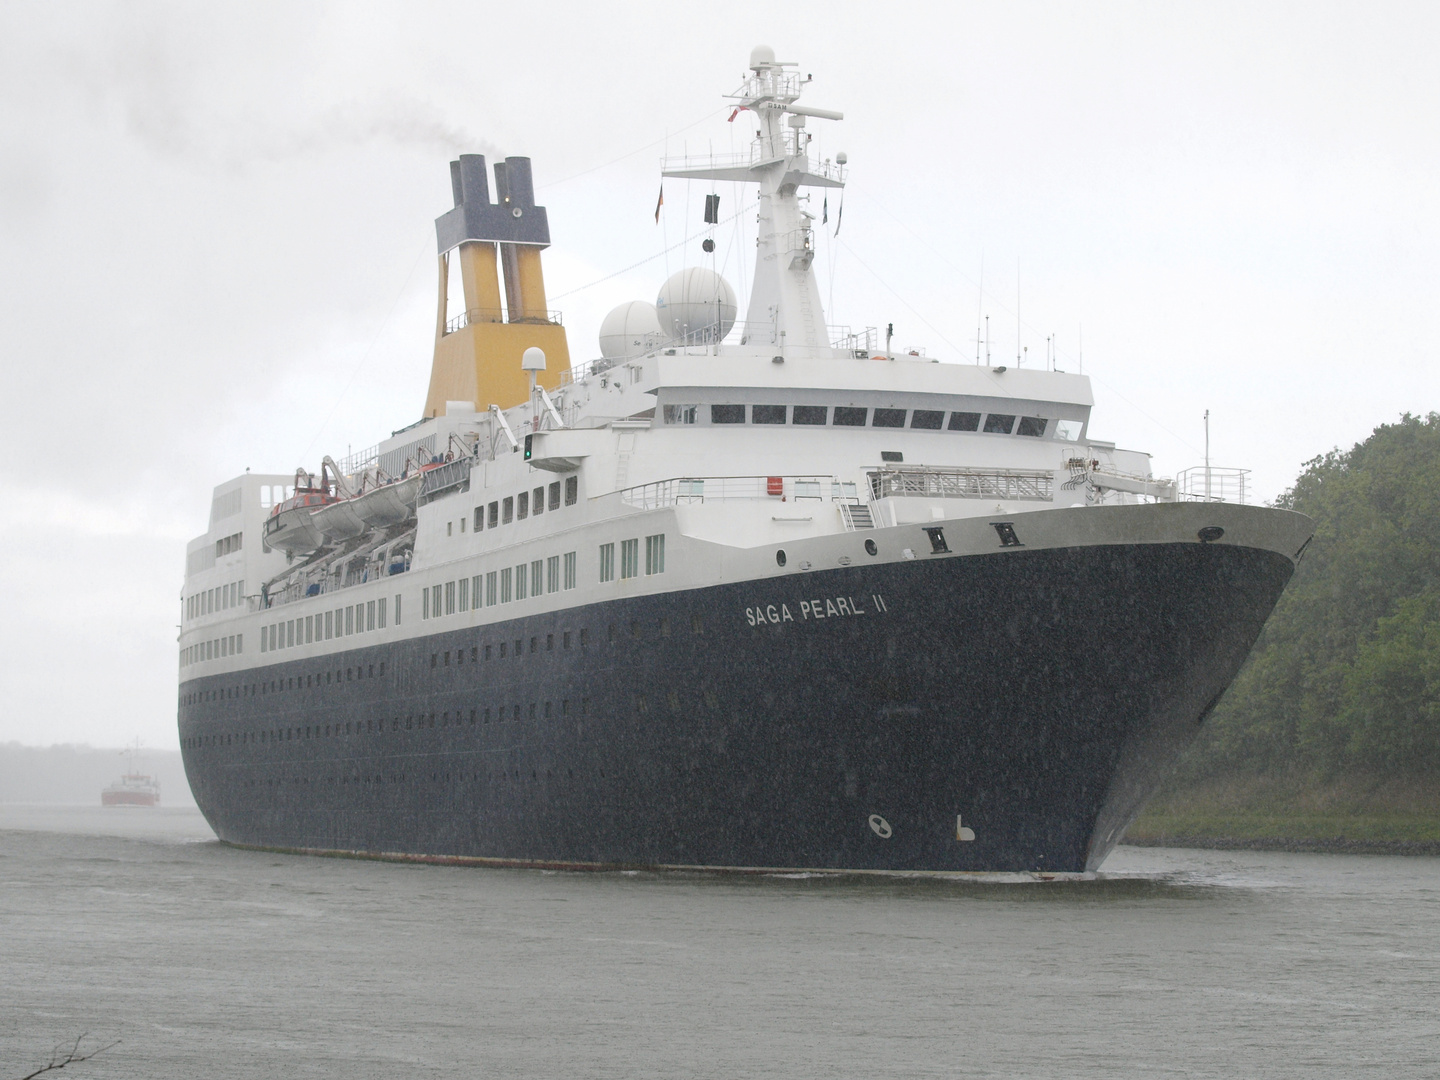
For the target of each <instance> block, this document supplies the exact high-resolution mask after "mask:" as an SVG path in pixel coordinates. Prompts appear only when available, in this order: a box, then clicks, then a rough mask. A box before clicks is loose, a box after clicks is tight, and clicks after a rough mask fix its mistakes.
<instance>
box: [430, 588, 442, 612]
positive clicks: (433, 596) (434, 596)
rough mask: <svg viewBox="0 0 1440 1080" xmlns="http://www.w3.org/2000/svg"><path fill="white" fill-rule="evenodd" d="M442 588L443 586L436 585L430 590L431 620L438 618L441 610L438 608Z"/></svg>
mask: <svg viewBox="0 0 1440 1080" xmlns="http://www.w3.org/2000/svg"><path fill="white" fill-rule="evenodd" d="M444 588H445V586H443V585H436V586H434V587H433V588H432V589H431V590H430V617H431V618H432V619H438V618H440V612H441V610H442V609H441V607H440V597H441V596H442V595H443V592H444Z"/></svg>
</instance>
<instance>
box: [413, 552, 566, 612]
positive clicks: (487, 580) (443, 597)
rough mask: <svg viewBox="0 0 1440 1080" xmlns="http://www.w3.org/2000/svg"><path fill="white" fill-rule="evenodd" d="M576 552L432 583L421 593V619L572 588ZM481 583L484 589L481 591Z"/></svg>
mask: <svg viewBox="0 0 1440 1080" xmlns="http://www.w3.org/2000/svg"><path fill="white" fill-rule="evenodd" d="M576 580H577V574H576V553H575V552H573V551H567V552H566V553H565V554H564V555H551V556H549V557H548V558H545V559H534V560H532V561H530V562H524V563H521V564H520V565H519V566H516V567H514V568H511V567H509V566H507V567H505V568H504V569H503V570H491V571H489V572H488V573H484V574H476V575H475V576H474V577H470V578H461V579H460V580H458V581H447V582H445V583H444V584H441V585H432V586H431V587H430V588H428V589H425V590H423V591H422V592H421V594H420V618H422V619H438V618H441V617H442V616H445V615H454V614H455V613H456V612H462V611H469V610H470V609H471V608H474V609H476V610H477V611H478V610H479V609H480V608H482V607H493V606H495V605H496V604H508V603H510V602H511V601H512V600H524V599H526V598H527V597H530V596H542V595H544V594H545V593H553V592H559V591H561V590H562V589H573V588H575V585H576ZM482 586H483V591H482Z"/></svg>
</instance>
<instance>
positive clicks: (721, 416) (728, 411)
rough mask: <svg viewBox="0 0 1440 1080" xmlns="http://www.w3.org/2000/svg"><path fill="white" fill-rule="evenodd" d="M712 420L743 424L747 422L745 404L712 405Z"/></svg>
mask: <svg viewBox="0 0 1440 1080" xmlns="http://www.w3.org/2000/svg"><path fill="white" fill-rule="evenodd" d="M710 422H711V423H712V424H743V423H744V422H745V406H744V405H711V406H710Z"/></svg>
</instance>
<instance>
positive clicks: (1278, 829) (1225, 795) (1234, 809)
mask: <svg viewBox="0 0 1440 1080" xmlns="http://www.w3.org/2000/svg"><path fill="white" fill-rule="evenodd" d="M1125 842H1126V843H1131V844H1144V845H1159V844H1165V845H1175V846H1190V847H1216V848H1253V849H1273V850H1288V851H1349V852H1376V853H1395V854H1429V855H1440V785H1437V784H1433V783H1425V782H1419V781H1403V780H1395V779H1384V780H1380V779H1372V778H1365V777H1355V776H1351V777H1345V778H1340V779H1332V780H1324V781H1317V780H1315V779H1314V778H1311V777H1302V776H1285V777H1245V778H1231V779H1225V780H1211V781H1206V782H1203V783H1198V784H1189V785H1185V786H1175V787H1171V788H1167V789H1165V790H1162V791H1161V792H1160V793H1159V794H1158V795H1157V796H1156V797H1155V798H1154V799H1153V800H1151V802H1150V805H1149V806H1147V807H1146V808H1145V811H1144V813H1142V814H1141V815H1140V818H1139V820H1138V821H1136V822H1135V824H1134V825H1132V826H1131V827H1130V829H1129V831H1128V832H1127V833H1126V835H1125Z"/></svg>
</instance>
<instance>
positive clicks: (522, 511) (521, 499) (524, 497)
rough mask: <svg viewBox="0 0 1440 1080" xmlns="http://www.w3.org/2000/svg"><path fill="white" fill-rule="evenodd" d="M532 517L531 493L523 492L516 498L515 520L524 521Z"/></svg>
mask: <svg viewBox="0 0 1440 1080" xmlns="http://www.w3.org/2000/svg"><path fill="white" fill-rule="evenodd" d="M529 515H530V493H529V492H528V491H522V492H520V494H519V495H516V496H515V520H516V521H524V520H525V519H526V518H527V517H528V516H529Z"/></svg>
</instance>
